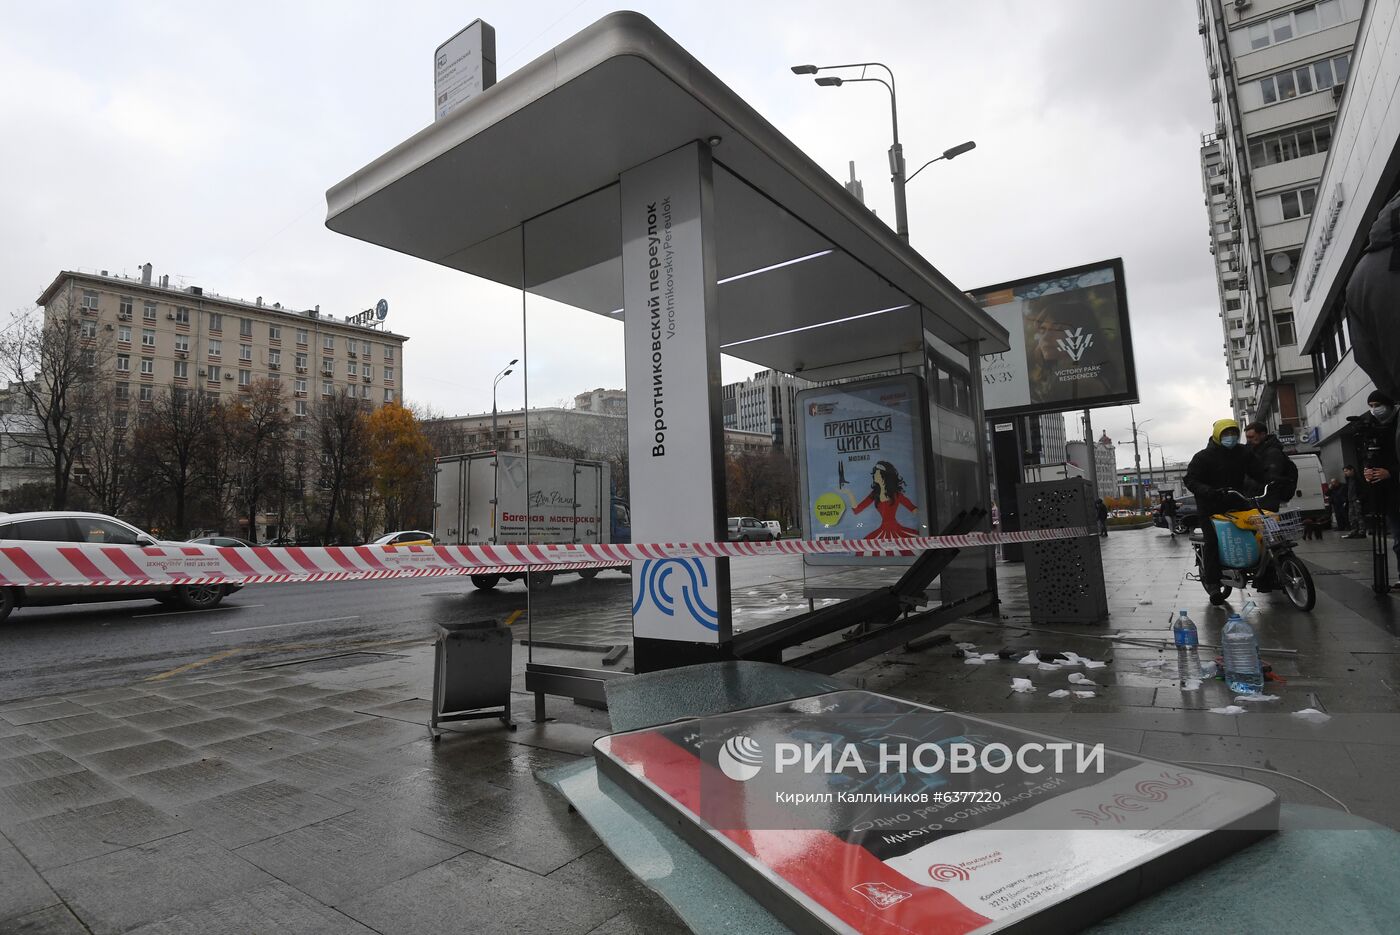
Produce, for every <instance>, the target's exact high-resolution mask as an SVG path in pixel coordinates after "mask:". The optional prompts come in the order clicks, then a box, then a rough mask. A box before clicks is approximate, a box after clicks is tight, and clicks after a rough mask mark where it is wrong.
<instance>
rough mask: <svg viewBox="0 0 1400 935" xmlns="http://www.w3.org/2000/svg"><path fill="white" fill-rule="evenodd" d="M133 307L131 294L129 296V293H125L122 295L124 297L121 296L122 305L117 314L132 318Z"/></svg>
mask: <svg viewBox="0 0 1400 935" xmlns="http://www.w3.org/2000/svg"><path fill="white" fill-rule="evenodd" d="M131 307H132V303H131V296H129V295H124V296H122V297H121V304H120V306H118V308H117V315H118V316H119V317H121V318H130V317H131Z"/></svg>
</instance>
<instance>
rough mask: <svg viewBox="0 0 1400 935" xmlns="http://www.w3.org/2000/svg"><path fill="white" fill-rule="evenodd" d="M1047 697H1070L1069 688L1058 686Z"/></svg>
mask: <svg viewBox="0 0 1400 935" xmlns="http://www.w3.org/2000/svg"><path fill="white" fill-rule="evenodd" d="M1045 697H1047V698H1068V697H1069V690H1068V689H1065V688H1057V689H1055V690H1054V691H1052V692H1051V693H1050V694H1048V695H1046V696H1045Z"/></svg>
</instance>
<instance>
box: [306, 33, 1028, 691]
mask: <svg viewBox="0 0 1400 935" xmlns="http://www.w3.org/2000/svg"><path fill="white" fill-rule="evenodd" d="M327 202H328V218H327V222H326V223H327V226H328V227H329V228H330V229H331V230H334V231H336V232H339V233H343V234H346V235H348V236H351V237H355V238H357V239H360V240H363V241H367V242H369V243H374V244H378V245H380V246H383V247H387V248H389V249H392V250H396V251H398V252H400V253H404V254H408V255H410V256H414V257H419V258H422V259H425V260H429V261H431V262H433V263H437V264H440V265H442V266H446V267H449V268H452V269H456V270H460V271H462V272H464V273H468V274H470V275H472V276H477V277H482V278H484V279H487V280H491V281H494V282H497V283H501V284H504V285H507V286H510V287H513V288H515V289H518V290H520V293H521V296H522V316H523V318H524V335H525V337H524V348H523V351H524V352H523V354H522V355H521V356H522V357H523V360H524V366H525V368H526V377H527V387H528V379H529V374H530V371H531V368H532V367H541V366H547V363H546V362H548V361H553V360H558V359H561V357H562V355H565V354H567V353H568V349H569V348H568V345H569V342H570V340H571V339H570V336H569V325H568V324H567V322H571V321H573V322H578V323H579V327H587V328H590V329H593V330H592V331H590V333H593V332H595V331H597V329H599V328H602V329H603V331H602V333H604V334H610V335H612V336H613V337H612V338H611V340H613V341H615V350H616V353H615V354H614V355H612V356H611V357H610V360H611V363H610V364H608V366H610V367H611V368H612V370H611V371H610V372H611V373H614V374H615V375H616V379H618V380H619V381H621V380H625V388H626V392H627V415H626V418H625V445H623V446H622V448H623V451H622V452H621V454H620V455H618V457H620V458H621V459H623V461H622V463H623V464H625V469H624V470H619V471H616V472H615V474H617V475H618V476H619V477H620V476H622V475H625V485H626V496H627V499H628V500H629V502H630V508H631V514H632V538H633V540H634V541H636V542H695V541H705V542H709V541H721V540H723V539H724V538H725V534H726V506H725V502H726V501H725V487H726V474H725V453H724V446H723V428H724V411H723V400H722V394H721V377H720V361H721V356H722V355H730V356H732V357H735V358H738V359H740V360H743V361H747V362H750V363H752V364H754V365H757V366H760V367H766V368H770V369H772V370H774V371H778V372H780V373H788V374H795V375H798V376H800V377H803V378H806V379H808V380H812V381H818V382H820V381H841V380H847V379H854V378H858V377H863V376H869V375H872V374H890V373H902V374H915V375H917V376H918V377H919V378H920V381H921V382H920V384H919V385H920V386H922V387H923V389H924V391H925V392H926V393H927V396H928V399H927V403H928V405H927V412H928V419H929V423H930V424H929V425H928V426H927V432H926V437H927V438H928V440H929V442H928V445H927V448H926V450H927V455H926V456H927V458H928V460H929V463H928V464H927V465H926V466H925V467H926V476H927V479H928V480H927V486H928V488H929V489H928V490H926V491H922V492H921V493H922V494H923V495H925V496H926V498H927V503H928V505H929V506H928V509H926V510H925V511H923V514H922V515H921V519H920V521H921V522H922V523H923V524H924V526H925V527H926V528H928V529H929V530H930V533H929V534H933V533H936V532H937V531H939V530H940V529H941V528H944V527H945V525H946V524H947V521H948V519H949V518H950V517H952V516H954V515H956V514H958V513H959V512H960V511H965V510H968V509H970V508H973V507H983V508H985V507H987V506H988V501H989V493H988V483H987V476H988V472H987V465H986V457H987V455H986V447H985V442H984V436H983V431H982V428H981V427H982V425H983V413H982V406H981V397H982V394H981V390H980V387H981V376H980V373H979V360H980V357H981V355H984V354H988V353H994V352H998V351H1004V350H1006V349H1007V347H1008V342H1007V335H1006V332H1005V330H1004V329H1002V328H1001V327H1000V326H999V325H998V324H996V323H995V322H994V321H993V320H992V319H991V318H990V317H988V316H987V315H986V314H985V313H983V312H982V311H981V310H980V309H978V308H977V307H976V306H975V305H973V303H972V302H970V301H969V300H968V298H967V297H966V296H965V295H964V294H963V292H962V291H960V290H959V289H958V288H957V287H956V286H954V285H953V284H952V283H951V282H949V281H948V279H947V278H946V277H945V276H943V275H942V274H941V273H939V272H938V270H936V269H935V268H934V267H933V266H932V265H931V264H930V263H929V262H928V261H927V260H926V259H925V258H924V257H922V256H921V255H920V254H919V253H918V252H916V251H915V250H914V249H912V248H911V247H910V246H909V245H908V244H907V243H906V242H904V241H903V240H901V239H900V238H899V237H898V236H896V234H895V233H894V231H893V230H891V229H890V227H889V226H888V225H886V224H885V223H884V222H883V221H882V220H880V219H879V218H877V217H876V216H875V215H874V214H873V213H872V212H871V211H870V210H869V209H867V208H866V207H865V206H864V205H863V204H862V203H861V202H860V201H859V200H858V199H857V198H856V197H854V196H853V195H852V194H850V193H849V192H847V191H846V190H845V189H844V188H843V187H842V186H841V185H840V184H839V183H838V182H837V181H836V180H835V179H834V178H832V177H831V176H830V175H829V174H828V173H827V172H826V171H824V170H823V169H822V168H821V167H820V166H818V165H817V164H816V163H815V162H814V161H813V160H812V159H811V158H809V157H808V156H807V155H806V154H804V153H803V152H802V151H801V150H800V149H798V148H797V147H796V146H795V145H794V144H793V143H792V142H791V141H789V140H788V139H787V138H785V137H784V136H783V135H782V134H781V133H779V132H778V131H777V130H776V129H775V128H774V127H773V126H772V125H770V124H769V123H768V122H767V121H766V120H764V119H763V118H762V117H761V116H760V115H759V114H758V113H757V112H756V111H754V109H753V108H752V107H750V106H749V105H748V104H747V103H745V102H744V100H742V99H741V98H740V97H739V96H738V95H736V94H735V93H734V92H733V91H731V90H730V89H729V88H728V87H726V86H725V85H724V84H723V83H722V82H721V81H720V80H719V79H718V78H716V77H715V76H714V75H713V74H712V73H711V72H709V71H708V70H707V69H706V68H705V67H704V66H702V65H701V64H700V63H699V62H697V61H696V60H695V59H694V58H693V57H692V56H691V55H689V54H688V53H687V52H686V51H685V50H684V49H683V48H681V47H680V46H679V45H678V44H677V43H676V42H675V41H674V40H672V39H671V38H670V37H669V36H667V35H666V34H665V33H663V32H661V31H660V30H659V29H658V28H657V27H656V26H655V25H654V24H653V23H651V22H650V21H649V20H647V19H646V18H645V17H642V16H640V15H637V14H632V13H618V14H613V15H610V16H608V17H606V18H604V19H602V20H600V21H598V22H597V23H595V24H593V25H592V26H590V27H588V28H587V29H585V30H583V31H582V32H580V33H579V34H577V35H575V36H574V37H572V38H570V39H569V40H567V41H565V42H564V43H562V44H560V45H559V46H558V47H556V48H555V49H553V50H551V51H550V52H548V53H546V54H545V55H543V56H541V57H540V58H538V59H536V60H535V61H533V62H531V63H530V64H528V65H526V66H524V67H522V68H521V69H519V70H518V71H516V72H514V73H513V74H511V75H509V76H507V77H505V78H504V79H502V80H501V81H500V82H499V83H497V84H495V85H494V86H492V87H490V88H488V89H486V90H485V91H483V92H482V93H480V94H479V95H478V96H476V97H474V98H472V99H471V100H470V101H469V102H467V103H466V104H465V105H463V106H461V107H460V108H459V109H457V110H455V111H453V112H452V113H450V114H449V115H447V116H446V117H444V118H443V119H440V120H438V121H437V122H435V123H434V124H432V125H431V126H429V127H427V128H426V129H424V130H422V131H421V132H419V133H417V134H415V135H414V136H412V137H410V138H409V139H407V140H405V141H403V142H402V143H400V144H399V145H397V146H395V147H393V148H392V149H390V150H389V151H388V152H387V153H385V154H384V155H383V156H381V157H380V158H378V159H376V160H374V161H373V162H371V163H370V164H369V165H367V166H365V167H364V168H362V169H361V170H359V171H358V172H356V173H354V174H353V175H352V176H350V177H349V178H347V179H346V180H344V181H343V182H341V183H340V184H338V185H336V186H334V187H333V188H331V189H330V191H329V192H328V193H327ZM560 309H566V310H568V314H567V315H565V316H564V317H563V318H560V317H558V313H559V310H560ZM584 313H591V316H589V315H585V314H584ZM473 314H481V315H483V316H485V315H493V314H497V315H499V314H503V313H502V312H501V311H500V310H482V311H480V312H473ZM585 320H586V321H585ZM561 322H565V323H566V324H563V325H561V324H560V323H561ZM600 322H601V323H602V324H599V323H600ZM528 405H529V399H528V389H527V407H528ZM529 411H530V410H528V409H527V419H528V418H529V416H528V413H529ZM541 431H542V430H541ZM528 432H529V433H533V434H540V433H539V432H536V429H535V428H534V427H530V428H529V429H528ZM493 441H494V439H493ZM784 441H785V443H786V444H787V445H792V444H793V443H794V440H793V439H790V438H789V439H785V440H784ZM566 442H567V443H566ZM540 444H542V440H541V439H536V438H534V437H531V439H530V442H529V449H528V450H529V452H530V453H532V454H541V453H545V451H546V449H545V448H543V447H540ZM552 444H553V446H554V447H552V448H550V449H548V450H549V451H552V452H554V453H558V452H561V451H562V452H569V453H573V454H578V453H580V452H582V453H583V454H584V455H597V454H598V451H599V450H600V449H601V448H603V447H604V444H605V443H604V440H603V439H601V438H588V439H582V440H580V439H567V440H561V439H559V438H555V439H552ZM799 508H800V505H799ZM730 561H731V560H728V559H671V560H669V562H670V563H672V564H667V563H642V562H637V563H635V566H634V568H633V574H632V576H631V581H630V585H629V586H628V590H627V592H626V593H625V594H622V593H619V595H618V596H617V598H616V601H615V602H616V604H617V608H616V611H617V613H618V614H619V615H620V619H627V620H630V625H631V636H632V648H633V650H634V660H635V667H636V670H637V671H639V672H640V671H648V670H654V669H658V668H664V667H669V666H673V665H682V664H689V663H695V662H702V661H706V660H709V659H723V658H730V657H732V655H733V645H734V643H733V641H734V637H735V626H734V624H735V616H736V610H735V607H736V602H735V601H734V600H733V593H732V592H733V590H734V588H733V586H732V584H731V569H730V568H729V567H728V565H729V562H730ZM733 561H734V562H738V561H742V560H741V559H734V560H733ZM940 596H941V599H942V601H943V603H944V604H948V603H949V602H950V601H959V602H962V603H961V604H960V606H961V607H962V612H964V613H972V612H976V611H977V610H979V609H985V608H987V607H990V606H992V605H993V603H994V600H995V575H994V570H993V568H992V556H991V555H990V553H989V551H988V550H985V549H983V550H976V551H974V552H968V553H965V554H961V555H959V556H958V558H957V559H956V560H955V561H954V562H953V563H952V564H951V565H949V566H948V567H947V568H945V569H944V570H943V572H942V576H941V580H940ZM740 603H742V602H740ZM547 616H548V607H547V606H545V605H543V604H542V603H540V601H539V600H538V599H537V596H536V595H534V594H533V593H532V595H531V598H530V627H531V641H532V644H543V643H546V642H548V641H546V640H543V639H541V638H540V633H541V632H542V628H545V627H546V626H547V623H548V621H547V619H546V618H547ZM740 616H742V614H740ZM557 642H560V645H567V641H557ZM541 653H543V650H541ZM557 661H558V660H555V661H553V662H551V661H549V660H548V659H547V658H546V657H545V656H544V655H542V654H541V655H537V654H536V652H535V646H534V645H532V652H531V661H530V667H529V668H528V669H527V687H529V688H531V690H535V691H550V692H554V693H560V694H572V695H574V696H575V697H581V696H583V695H586V694H587V692H584V691H583V690H582V689H581V688H580V687H579V683H578V680H579V679H584V680H586V679H588V678H589V677H590V675H589V673H588V672H587V671H586V670H583V669H581V668H578V667H570V666H561V665H558V664H556V663H557Z"/></svg>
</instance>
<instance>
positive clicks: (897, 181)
mask: <svg viewBox="0 0 1400 935" xmlns="http://www.w3.org/2000/svg"><path fill="white" fill-rule="evenodd" d="M885 71H887V72H889V74H890V127H891V129H892V130H893V133H894V144H893V145H892V146H890V181H891V182H892V183H893V184H894V230H895V233H896V234H898V235H899V237H900V239H901V240H903V241H905V242H906V243H907V242H908V240H909V210H908V207H907V205H906V204H905V201H904V183H905V179H904V147H903V146H901V145H900V144H899V105H898V103H897V102H896V100H895V94H894V72H892V71H890V70H889V69H888V68H886V69H885Z"/></svg>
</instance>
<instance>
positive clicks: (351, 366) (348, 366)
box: [345, 360, 360, 380]
mask: <svg viewBox="0 0 1400 935" xmlns="http://www.w3.org/2000/svg"><path fill="white" fill-rule="evenodd" d="M345 370H346V372H347V373H348V374H349V375H350V379H352V380H353V379H355V377H357V376H359V375H360V368H359V367H357V366H356V365H355V362H354V361H353V360H347V361H346V362H345Z"/></svg>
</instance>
